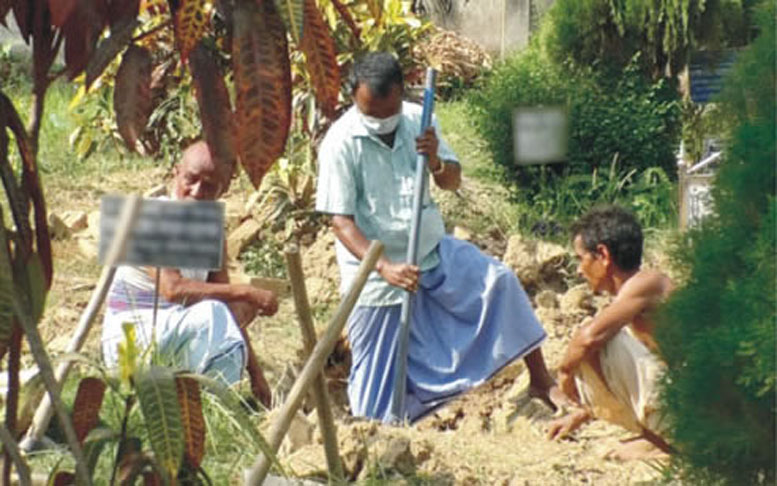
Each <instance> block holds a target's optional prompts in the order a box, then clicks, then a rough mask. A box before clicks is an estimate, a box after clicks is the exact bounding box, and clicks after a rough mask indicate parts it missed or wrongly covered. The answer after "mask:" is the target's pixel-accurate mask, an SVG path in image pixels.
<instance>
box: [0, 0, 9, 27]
mask: <svg viewBox="0 0 777 486" xmlns="http://www.w3.org/2000/svg"><path fill="white" fill-rule="evenodd" d="M9 10H11V0H0V23H1V24H3V25H6V24H5V17H6V16H7V15H8V11H9Z"/></svg>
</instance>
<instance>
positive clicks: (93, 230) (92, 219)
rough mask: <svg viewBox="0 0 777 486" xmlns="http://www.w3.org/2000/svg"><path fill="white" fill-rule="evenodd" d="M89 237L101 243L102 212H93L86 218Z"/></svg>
mask: <svg viewBox="0 0 777 486" xmlns="http://www.w3.org/2000/svg"><path fill="white" fill-rule="evenodd" d="M86 228H87V230H88V233H87V234H88V235H89V236H90V237H91V238H92V239H93V240H94V241H100V211H99V210H97V211H92V212H91V213H89V214H88V215H87V216H86Z"/></svg>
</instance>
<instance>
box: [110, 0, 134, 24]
mask: <svg viewBox="0 0 777 486" xmlns="http://www.w3.org/2000/svg"><path fill="white" fill-rule="evenodd" d="M108 2H109V3H108V21H109V22H110V24H111V27H113V26H114V25H116V24H123V23H125V22H127V21H130V20H134V19H136V18H137V16H138V13H140V0H108Z"/></svg>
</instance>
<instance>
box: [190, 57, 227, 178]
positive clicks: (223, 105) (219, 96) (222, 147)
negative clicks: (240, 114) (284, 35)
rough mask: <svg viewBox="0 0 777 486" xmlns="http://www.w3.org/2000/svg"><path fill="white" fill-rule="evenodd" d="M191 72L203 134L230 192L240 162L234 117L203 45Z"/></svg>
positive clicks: (220, 80)
mask: <svg viewBox="0 0 777 486" xmlns="http://www.w3.org/2000/svg"><path fill="white" fill-rule="evenodd" d="M189 69H190V70H191V72H192V78H194V88H195V93H196V95H197V104H199V106H200V119H201V120H202V131H203V133H204V135H205V140H206V141H207V142H208V146H209V147H210V151H211V155H212V156H213V158H214V160H215V161H216V164H217V165H218V167H219V171H220V172H221V174H222V177H223V181H224V184H225V189H227V188H228V187H229V183H230V182H231V180H232V175H233V174H234V172H235V165H236V162H237V154H236V150H235V124H234V115H233V114H232V108H231V106H232V105H231V103H230V101H229V92H228V91H227V85H226V84H225V83H224V78H223V77H222V74H221V69H219V66H218V64H217V63H216V61H215V59H214V58H213V57H212V56H211V54H210V52H209V51H208V50H207V49H206V48H205V47H204V46H203V45H202V43H200V44H198V45H197V47H196V48H195V49H194V50H193V51H192V53H191V56H190V57H189Z"/></svg>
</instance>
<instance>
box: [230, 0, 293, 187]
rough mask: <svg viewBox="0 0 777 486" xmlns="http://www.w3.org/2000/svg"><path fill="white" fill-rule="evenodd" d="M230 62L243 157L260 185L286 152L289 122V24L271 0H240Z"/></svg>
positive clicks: (235, 19) (249, 170) (248, 170)
mask: <svg viewBox="0 0 777 486" xmlns="http://www.w3.org/2000/svg"><path fill="white" fill-rule="evenodd" d="M232 63H233V68H234V73H235V90H236V91H237V102H236V104H235V115H236V123H237V129H236V132H237V139H238V153H239V155H240V163H241V164H242V166H243V168H244V169H245V171H246V173H247V174H248V176H249V178H250V179H251V182H252V183H253V185H254V187H256V188H258V187H259V185H260V184H261V182H262V178H263V177H264V174H265V173H266V172H267V171H268V170H269V169H270V167H271V166H272V164H273V163H274V162H275V161H276V160H277V159H278V157H280V156H281V155H282V154H283V151H284V149H285V147H286V138H287V137H288V134H289V125H290V123H291V71H290V69H291V68H290V65H289V52H288V44H287V41H286V30H285V29H284V27H283V21H282V20H281V19H280V16H279V15H278V12H276V11H275V5H274V4H273V2H272V0H259V5H257V4H256V3H255V2H254V0H238V2H237V5H236V8H235V12H234V37H233V41H232Z"/></svg>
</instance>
